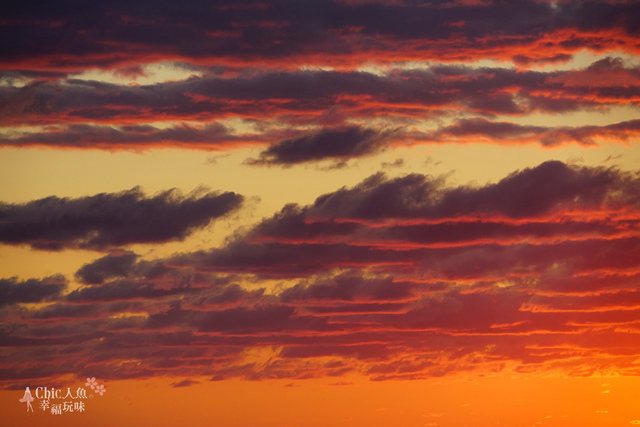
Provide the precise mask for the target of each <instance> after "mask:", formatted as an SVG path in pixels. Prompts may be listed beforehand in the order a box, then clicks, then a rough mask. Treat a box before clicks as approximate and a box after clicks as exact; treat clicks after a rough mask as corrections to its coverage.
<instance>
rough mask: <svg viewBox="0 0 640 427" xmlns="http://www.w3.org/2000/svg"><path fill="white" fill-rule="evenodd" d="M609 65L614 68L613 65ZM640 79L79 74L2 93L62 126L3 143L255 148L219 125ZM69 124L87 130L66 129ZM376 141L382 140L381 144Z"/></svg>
mask: <svg viewBox="0 0 640 427" xmlns="http://www.w3.org/2000/svg"><path fill="white" fill-rule="evenodd" d="M610 62H612V63H615V61H613V59H611V61H610ZM596 64H598V63H596ZM615 64H617V63H615ZM639 75H640V73H639V72H638V67H634V66H631V65H629V66H624V65H606V64H605V65H599V66H597V67H595V68H593V69H589V68H588V69H582V70H573V71H549V72H543V71H532V70H524V71H523V70H515V69H505V68H488V67H484V68H474V67H467V66H443V65H432V66H430V67H429V68H428V69H421V70H393V69H392V70H391V71H389V72H387V73H385V74H381V75H380V74H374V73H369V72H355V71H348V70H347V71H319V70H298V71H271V70H261V71H255V72H252V73H240V74H234V75H230V76H217V75H209V74H205V75H203V76H202V77H193V78H190V79H188V80H184V81H175V82H165V83H158V84H153V85H146V86H135V87H131V86H123V85H118V84H112V83H101V82H95V81H87V80H79V79H69V80H66V81H65V82H64V84H63V83H60V82H45V81H35V82H32V83H29V84H27V85H26V86H24V87H2V88H0V93H2V95H3V99H4V102H3V104H2V106H0V121H3V122H4V123H6V124H17V123H28V124H41V125H42V124H50V125H56V127H53V128H50V129H47V130H46V131H44V132H35V133H27V134H23V135H22V136H15V135H7V136H4V138H3V140H2V142H3V143H4V144H6V145H11V144H13V145H15V144H37V143H42V144H50V145H65V144H66V145H67V146H72V145H78V146H84V145H91V144H97V145H98V146H100V144H112V145H118V144H123V143H125V142H126V141H127V140H131V141H130V144H132V145H140V146H145V145H151V144H153V143H158V142H166V143H169V142H171V143H184V144H192V145H197V144H203V145H206V144H207V143H209V144H210V145H215V144H223V143H239V142H246V141H247V140H249V141H250V140H251V138H252V137H253V136H251V135H233V134H230V132H229V131H228V129H226V128H225V127H224V126H222V125H220V124H218V123H215V122H214V120H219V119H220V118H224V117H238V116H240V117H243V118H252V119H258V120H263V119H265V118H277V119H280V120H288V121H289V122H291V123H293V124H297V125H303V126H308V125H309V124H310V123H313V124H321V125H324V122H325V120H327V118H328V116H327V115H329V116H331V115H332V114H334V115H335V114H338V115H340V114H342V115H344V114H347V113H348V117H350V118H354V117H361V118H370V117H372V116H379V115H381V114H385V115H387V116H389V117H390V118H395V119H398V120H401V121H403V124H406V123H411V120H415V118H416V117H420V118H430V117H433V116H438V115H441V114H443V110H446V109H452V108H453V109H455V110H462V111H464V112H467V113H469V114H473V115H483V116H487V115H503V114H508V115H523V114H529V113H532V112H569V111H577V110H582V109H589V108H596V107H597V108H601V109H602V108H608V107H611V106H616V105H635V104H636V100H637V95H638V93H639V91H640V77H639ZM337 111H342V113H339V112H337ZM125 119H126V121H127V122H128V123H131V122H153V121H157V120H174V121H178V120H198V121H203V122H210V124H208V125H205V126H203V127H194V126H188V125H180V126H174V127H172V128H167V129H157V128H154V127H152V126H149V125H121V124H122V123H123V121H124V120H125ZM343 119H344V118H343ZM87 122H90V123H96V122H98V123H104V124H105V125H104V126H96V125H93V124H92V125H88V124H86V123H87ZM338 122H340V120H338ZM60 123H70V124H74V123H76V124H77V125H76V126H71V125H69V126H67V127H64V126H60ZM464 123H465V128H467V131H466V132H470V131H471V132H473V131H475V132H476V133H487V132H492V133H494V134H496V135H497V136H498V137H502V138H504V137H506V136H509V135H518V134H521V133H523V132H525V133H531V132H539V131H541V129H540V128H537V127H529V128H525V127H520V128H516V127H514V125H511V127H508V126H509V125H507V124H486V123H484V122H482V121H476V122H474V121H469V122H464ZM483 123H484V126H482V125H483ZM81 124H82V125H81ZM107 125H111V126H107ZM489 126H492V127H491V128H488V127H489ZM465 128H463V129H461V130H458V129H456V128H455V127H452V128H450V129H449V131H450V132H452V133H453V134H454V136H455V133H456V132H457V133H460V132H461V131H464V130H465ZM487 128H488V129H487ZM561 130H562V129H561ZM391 136H393V133H392V132H380V131H378V133H377V134H376V131H373V130H371V129H359V128H355V127H353V126H351V127H348V126H347V127H344V126H343V127H338V128H328V129H325V130H323V131H320V132H317V133H316V134H310V135H306V136H302V137H300V136H299V135H298V136H293V135H285V138H282V139H281V141H282V142H281V143H280V144H276V145H273V146H272V147H271V148H270V149H268V150H271V151H265V152H264V156H265V158H264V159H262V160H263V161H281V162H293V161H295V159H297V158H298V157H300V156H301V155H300V154H299V152H298V150H297V148H299V147H300V146H308V147H307V148H316V149H317V146H318V144H319V143H320V141H326V140H327V139H329V140H331V139H340V140H344V139H349V140H351V143H350V144H349V145H347V147H349V149H346V147H343V145H344V144H341V145H340V147H342V148H341V149H340V148H339V147H338V148H336V147H334V148H333V150H329V152H327V153H325V151H324V150H321V151H319V152H318V153H316V156H322V155H323V153H324V155H329V154H331V155H333V156H348V155H349V154H350V153H352V152H353V151H356V152H364V153H368V152H372V151H374V149H375V148H380V147H379V143H380V141H384V140H386V139H387V138H389V137H391ZM435 136H438V135H435ZM274 137H275V135H274ZM67 140H68V141H67ZM375 141H378V143H377V144H374V142H375ZM356 142H357V143H356ZM322 145H323V146H325V145H326V144H324V143H323V144H322ZM326 149H327V147H325V150H326ZM287 154H288V156H287ZM280 155H282V157H283V158H282V159H280ZM302 158H304V156H302ZM312 158H315V156H312ZM287 159H290V160H287Z"/></svg>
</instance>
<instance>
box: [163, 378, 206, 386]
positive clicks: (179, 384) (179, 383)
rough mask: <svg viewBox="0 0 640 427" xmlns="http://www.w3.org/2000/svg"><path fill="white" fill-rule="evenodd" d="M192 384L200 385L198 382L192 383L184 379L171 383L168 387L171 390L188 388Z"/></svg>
mask: <svg viewBox="0 0 640 427" xmlns="http://www.w3.org/2000/svg"><path fill="white" fill-rule="evenodd" d="M194 384H200V381H193V380H190V379H189V378H185V379H184V380H182V381H179V382H174V383H171V384H170V386H171V387H173V388H178V387H189V386H192V385H194Z"/></svg>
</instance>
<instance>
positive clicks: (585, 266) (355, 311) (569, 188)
mask: <svg viewBox="0 0 640 427" xmlns="http://www.w3.org/2000/svg"><path fill="white" fill-rule="evenodd" d="M637 179H638V177H637V173H635V172H633V171H631V172H624V171H621V170H619V169H617V168H605V167H584V166H576V165H567V164H564V163H561V162H547V163H543V164H541V165H539V166H537V167H534V168H528V169H523V170H519V171H514V172H513V173H511V174H509V175H507V176H506V177H504V178H503V179H501V180H498V181H497V182H495V183H487V184H484V185H475V186H465V185H455V186H452V185H448V184H447V183H446V180H445V179H444V178H434V177H429V176H423V175H417V174H414V175H408V176H405V177H397V178H387V177H385V176H383V175H374V176H373V177H370V178H368V179H366V180H365V181H363V182H361V183H360V184H357V185H355V186H353V187H351V188H342V189H340V190H337V191H334V192H332V193H329V194H326V195H323V196H320V197H319V198H318V199H317V200H316V201H315V202H313V203H310V204H309V205H306V206H297V205H288V206H286V207H285V208H283V209H282V211H281V212H279V213H278V214H276V215H274V216H273V217H271V218H267V219H265V220H264V221H262V222H261V223H259V224H257V225H256V226H255V227H254V228H253V229H252V230H249V231H247V232H246V233H244V234H242V235H238V236H237V237H236V238H235V240H233V241H230V242H228V243H225V244H224V245H223V246H221V247H217V248H212V249H210V250H208V251H198V252H194V253H183V254H176V255H173V256H169V257H167V258H164V259H157V260H145V259H144V257H143V256H138V255H136V254H134V253H131V252H125V251H122V250H121V251H113V252H111V253H110V254H108V255H105V256H102V257H100V258H98V259H96V260H94V261H93V262H91V263H88V264H86V265H84V266H82V267H81V268H80V269H79V270H78V272H77V274H76V277H77V279H78V280H79V281H81V282H82V283H84V285H83V286H81V287H80V288H78V289H75V290H73V291H71V292H69V293H67V294H62V293H61V290H60V289H61V288H60V287H56V288H54V289H52V290H51V292H45V291H39V292H34V293H31V294H30V295H36V296H35V297H33V296H32V297H30V298H32V299H30V300H29V301H32V302H48V303H50V304H46V305H44V304H43V305H37V306H24V305H20V303H21V302H29V301H25V299H24V298H15V297H12V298H13V299H11V298H9V301H10V303H8V304H6V305H5V306H4V307H3V309H2V311H0V316H2V319H3V322H2V327H0V344H2V345H3V346H5V347H7V348H11V349H12V351H13V353H11V354H10V355H8V356H7V358H8V359H7V364H8V366H11V368H8V369H6V370H5V371H3V372H1V373H0V375H2V377H3V378H4V379H6V380H10V379H13V380H15V379H25V378H44V377H50V376H52V375H54V373H60V372H63V373H70V374H79V375H84V372H80V373H79V372H77V370H76V371H73V372H72V370H71V369H70V368H69V369H68V367H69V366H71V367H73V366H76V367H77V366H91V368H92V370H93V371H92V372H93V373H91V375H97V373H100V375H101V376H102V377H103V378H114V379H115V378H119V379H125V378H141V377H150V376H166V377H171V378H178V377H180V378H197V377H198V376H200V377H202V376H205V377H208V378H211V379H216V380H223V379H229V378H245V379H250V380H264V379H275V378H288V379H304V378H319V377H344V376H345V375H350V374H360V375H365V376H367V377H369V378H370V379H371V380H376V381H384V380H397V379H402V380H412V379H413V380H415V379H424V378H434V377H442V376H446V375H457V374H460V373H481V374H484V375H491V374H493V373H496V372H501V371H505V370H506V371H508V372H512V373H513V374H518V373H524V374H527V375H534V374H536V373H543V374H550V373H554V374H562V375H572V376H588V375H594V374H603V375H604V374H607V373H611V372H616V373H617V374H619V375H637V374H639V373H640V372H639V371H638V368H637V363H635V362H636V359H637V355H636V353H637V351H636V348H637V347H638V345H640V334H638V331H640V323H639V322H638V321H637V319H638V312H639V311H640V296H639V295H640V294H639V293H638V292H637V291H636V289H635V288H636V285H635V283H636V282H637V278H638V277H639V276H640V270H639V269H638V265H639V264H640V258H639V255H638V254H640V236H639V235H638V232H637V230H638V227H637V226H638V224H639V223H640V214H639V213H638V209H639V207H640V205H639V203H638V196H637V191H636V188H638V183H637ZM374 201H378V202H380V203H374ZM12 280H13V281H11V280H10V281H9V282H8V283H9V285H10V286H9V288H10V289H11V292H9V295H13V294H15V292H17V291H14V288H15V289H17V287H18V286H19V285H20V284H21V283H28V282H29V281H25V282H20V283H19V282H18V281H17V279H12ZM36 282H37V283H40V282H38V281H36ZM61 283H64V282H61ZM45 320H46V321H45ZM47 351H55V352H56V354H58V355H60V357H57V358H50V359H47V360H46V361H43V362H42V364H43V365H42V366H39V367H34V366H31V365H29V363H28V361H29V360H31V359H32V358H33V357H35V355H38V354H44V353H46V352H47ZM62 355H64V356H62ZM123 360H126V361H127V362H123ZM88 374H89V373H87V375H88ZM174 384H176V385H177V384H179V382H175V383H174Z"/></svg>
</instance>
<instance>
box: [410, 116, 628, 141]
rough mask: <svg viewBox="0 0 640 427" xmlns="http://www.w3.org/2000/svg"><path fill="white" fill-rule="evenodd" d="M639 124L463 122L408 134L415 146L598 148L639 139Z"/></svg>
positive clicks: (463, 120)
mask: <svg viewBox="0 0 640 427" xmlns="http://www.w3.org/2000/svg"><path fill="white" fill-rule="evenodd" d="M639 134H640V120H628V121H624V122H619V123H614V124H610V125H606V126H579V127H568V126H562V127H543V126H527V125H518V124H515V123H509V122H494V121H490V120H487V119H483V118H474V119H462V120H458V121H456V122H454V123H453V124H451V125H448V126H445V127H442V128H440V129H438V130H437V131H435V132H431V133H420V132H411V133H410V134H409V135H408V136H409V137H410V138H412V139H413V140H415V141H416V142H440V143H445V142H487V141H488V142H495V143H503V142H509V143H511V144H527V143H532V142H533V143H539V144H541V145H543V146H548V147H550V146H558V145H560V144H564V143H577V144H580V145H585V146H589V145H597V144H598V143H599V142H607V143H610V142H626V141H628V140H633V139H636V138H638V136H639Z"/></svg>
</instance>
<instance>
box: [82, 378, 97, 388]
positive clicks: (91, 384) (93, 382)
mask: <svg viewBox="0 0 640 427" xmlns="http://www.w3.org/2000/svg"><path fill="white" fill-rule="evenodd" d="M84 385H86V386H89V387H91V390H94V389H95V388H96V387H97V386H98V382H97V381H96V377H91V378H87V382H86V383H85V384H84Z"/></svg>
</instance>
